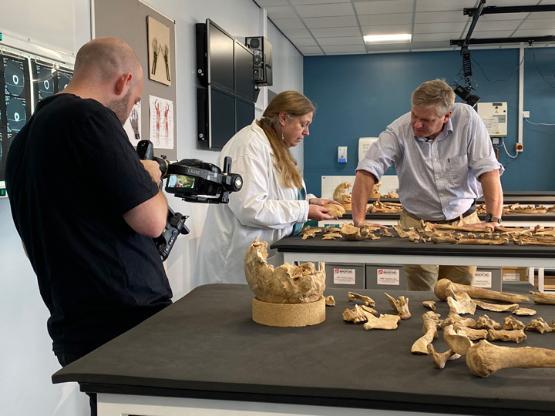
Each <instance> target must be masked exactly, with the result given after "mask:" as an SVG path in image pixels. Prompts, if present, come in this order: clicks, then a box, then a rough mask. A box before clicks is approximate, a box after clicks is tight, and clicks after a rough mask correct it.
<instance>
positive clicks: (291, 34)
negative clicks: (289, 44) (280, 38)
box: [280, 28, 311, 38]
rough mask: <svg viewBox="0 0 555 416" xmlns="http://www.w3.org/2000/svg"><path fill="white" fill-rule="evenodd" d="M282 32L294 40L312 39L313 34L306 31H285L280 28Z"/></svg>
mask: <svg viewBox="0 0 555 416" xmlns="http://www.w3.org/2000/svg"><path fill="white" fill-rule="evenodd" d="M280 30H282V31H283V32H284V33H285V34H286V35H287V37H292V38H295V37H297V38H310V37H311V34H310V32H309V31H308V30H306V29H287V30H283V29H281V28H280Z"/></svg>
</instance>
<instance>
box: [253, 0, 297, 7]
mask: <svg viewBox="0 0 555 416" xmlns="http://www.w3.org/2000/svg"><path fill="white" fill-rule="evenodd" d="M254 2H255V3H256V4H258V5H259V6H260V7H270V6H289V0H254Z"/></svg>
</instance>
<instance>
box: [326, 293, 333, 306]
mask: <svg viewBox="0 0 555 416" xmlns="http://www.w3.org/2000/svg"><path fill="white" fill-rule="evenodd" d="M325 302H326V306H335V298H334V297H333V295H329V296H326V297H325Z"/></svg>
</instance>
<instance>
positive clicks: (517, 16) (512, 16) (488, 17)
mask: <svg viewBox="0 0 555 416" xmlns="http://www.w3.org/2000/svg"><path fill="white" fill-rule="evenodd" d="M528 15H529V13H496V14H484V15H482V16H480V18H479V19H478V24H480V23H484V22H491V21H492V20H522V19H525V18H526V16H528ZM468 17H469V16H468Z"/></svg>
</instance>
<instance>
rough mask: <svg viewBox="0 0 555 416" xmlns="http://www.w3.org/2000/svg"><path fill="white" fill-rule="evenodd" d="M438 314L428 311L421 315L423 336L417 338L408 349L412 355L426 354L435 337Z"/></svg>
mask: <svg viewBox="0 0 555 416" xmlns="http://www.w3.org/2000/svg"><path fill="white" fill-rule="evenodd" d="M439 318H440V315H439V313H435V312H433V311H428V312H426V313H425V314H423V315H422V322H423V325H422V330H423V332H424V335H422V336H421V337H420V338H418V339H417V340H416V341H415V342H414V344H412V347H411V349H410V352H412V353H413V354H428V345H430V344H431V343H432V341H433V340H434V338H436V337H437V327H438V325H439Z"/></svg>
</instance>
